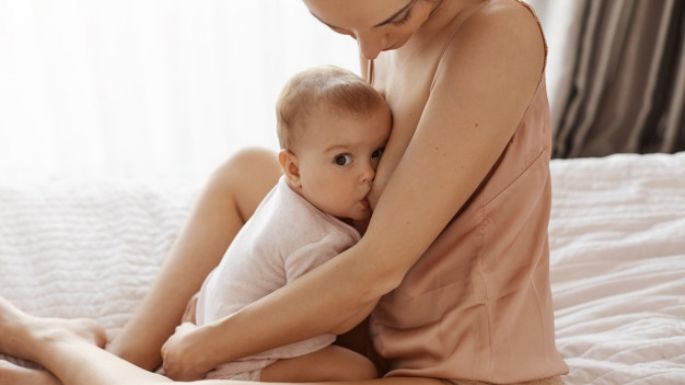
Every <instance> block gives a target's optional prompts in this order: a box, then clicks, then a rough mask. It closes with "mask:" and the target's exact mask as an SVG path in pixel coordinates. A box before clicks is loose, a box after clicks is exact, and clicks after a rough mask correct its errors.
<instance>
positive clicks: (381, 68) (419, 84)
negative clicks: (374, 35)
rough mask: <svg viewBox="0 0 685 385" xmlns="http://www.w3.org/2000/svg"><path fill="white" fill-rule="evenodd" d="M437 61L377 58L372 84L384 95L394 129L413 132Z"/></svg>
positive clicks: (426, 98)
mask: <svg viewBox="0 0 685 385" xmlns="http://www.w3.org/2000/svg"><path fill="white" fill-rule="evenodd" d="M435 67H436V63H435V62H434V61H432V60H425V61H414V62H402V61H399V60H397V59H395V58H392V57H385V58H383V59H382V60H379V63H378V65H377V67H376V73H375V75H376V79H375V80H374V87H376V89H378V90H379V91H380V92H382V93H383V94H384V95H385V99H386V101H387V102H388V104H389V105H390V109H391V110H392V114H393V132H394V133H400V132H402V133H405V134H408V135H412V134H413V133H414V131H415V130H416V127H417V125H418V123H419V120H420V119H421V114H422V112H423V110H424V108H425V106H426V103H427V101H428V97H429V95H430V88H431V84H432V82H433V78H434V76H435Z"/></svg>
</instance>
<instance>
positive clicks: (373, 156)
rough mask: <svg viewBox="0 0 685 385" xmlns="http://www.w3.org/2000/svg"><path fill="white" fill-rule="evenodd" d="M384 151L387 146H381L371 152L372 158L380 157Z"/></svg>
mask: <svg viewBox="0 0 685 385" xmlns="http://www.w3.org/2000/svg"><path fill="white" fill-rule="evenodd" d="M383 151H385V147H381V148H379V149H378V150H376V151H374V152H373V153H372V154H371V158H380V157H381V155H383Z"/></svg>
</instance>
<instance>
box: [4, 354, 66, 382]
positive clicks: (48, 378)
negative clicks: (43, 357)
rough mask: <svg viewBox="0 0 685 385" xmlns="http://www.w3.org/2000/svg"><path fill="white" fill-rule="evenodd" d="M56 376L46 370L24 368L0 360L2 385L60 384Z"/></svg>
mask: <svg viewBox="0 0 685 385" xmlns="http://www.w3.org/2000/svg"><path fill="white" fill-rule="evenodd" d="M60 384H61V383H60V382H59V380H58V379H57V378H55V376H53V375H52V374H50V372H47V371H45V370H39V369H30V368H24V367H22V366H19V365H15V364H13V363H11V362H8V361H4V360H0V385H60Z"/></svg>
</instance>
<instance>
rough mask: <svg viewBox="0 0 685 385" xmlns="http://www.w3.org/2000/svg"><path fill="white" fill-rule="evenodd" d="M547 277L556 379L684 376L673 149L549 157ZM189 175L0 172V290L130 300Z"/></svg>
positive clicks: (61, 306) (684, 157)
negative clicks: (21, 175) (562, 367)
mask: <svg viewBox="0 0 685 385" xmlns="http://www.w3.org/2000/svg"><path fill="white" fill-rule="evenodd" d="M551 170H552V180H553V207H552V220H551V223H550V247H551V277H552V290H553V293H554V301H555V319H556V328H557V346H558V348H559V350H560V351H561V353H562V355H563V356H564V358H565V359H566V362H567V363H568V365H569V367H570V373H569V375H567V376H565V377H564V378H563V379H564V382H565V383H566V384H569V385H570V384H660V385H664V384H685V153H679V154H675V155H665V154H655V155H613V156H610V157H606V158H588V159H575V160H555V161H553V162H552V165H551ZM201 187H202V186H201V184H199V183H190V182H183V181H169V180H164V181H151V180H146V181H131V180H116V179H111V180H77V179H54V180H50V181H40V182H35V181H33V182H29V181H19V180H0V296H3V297H5V298H7V299H9V300H10V301H12V302H14V303H15V304H16V305H18V306H19V307H20V308H21V309H23V310H25V311H27V312H30V313H32V314H36V315H43V316H58V317H92V318H96V319H98V320H99V321H101V322H102V323H103V324H104V325H105V327H106V328H107V331H108V334H109V336H110V337H114V336H116V334H117V333H119V332H120V330H121V328H122V326H123V324H124V323H125V322H126V320H127V319H129V318H130V316H131V314H132V313H133V311H134V310H135V308H136V306H137V305H138V304H139V302H140V299H141V298H142V297H143V296H144V294H145V292H146V290H147V289H148V287H149V286H150V284H151V282H152V280H153V279H154V276H155V274H156V272H157V271H158V270H159V266H160V264H161V262H162V261H163V259H164V257H165V255H166V254H167V252H168V251H169V249H170V248H171V246H172V244H173V242H174V240H175V238H176V237H177V235H178V233H179V231H180V228H181V226H182V224H183V223H184V220H185V218H186V217H187V216H188V214H189V212H190V209H191V207H192V204H193V202H194V201H195V200H196V199H197V196H198V193H199V191H200V189H201Z"/></svg>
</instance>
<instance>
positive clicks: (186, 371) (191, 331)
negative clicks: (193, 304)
mask: <svg viewBox="0 0 685 385" xmlns="http://www.w3.org/2000/svg"><path fill="white" fill-rule="evenodd" d="M200 330H201V328H199V327H198V326H197V325H195V324H193V323H190V322H184V323H182V324H181V325H180V326H178V327H177V328H176V332H175V333H174V334H173V335H172V336H171V337H169V339H168V340H167V341H166V342H165V343H164V345H163V346H162V360H163V364H162V368H163V369H164V375H165V376H167V377H169V378H171V379H173V380H176V381H191V380H199V379H202V378H204V377H205V375H206V374H207V372H209V371H210V370H212V369H213V366H212V365H210V364H208V362H207V360H206V356H207V355H206V353H207V352H206V351H204V349H203V346H202V344H200V343H199V342H198V340H199V336H200Z"/></svg>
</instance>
